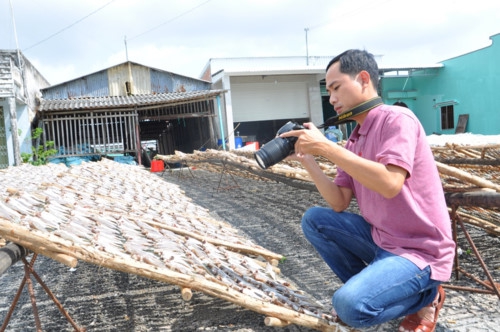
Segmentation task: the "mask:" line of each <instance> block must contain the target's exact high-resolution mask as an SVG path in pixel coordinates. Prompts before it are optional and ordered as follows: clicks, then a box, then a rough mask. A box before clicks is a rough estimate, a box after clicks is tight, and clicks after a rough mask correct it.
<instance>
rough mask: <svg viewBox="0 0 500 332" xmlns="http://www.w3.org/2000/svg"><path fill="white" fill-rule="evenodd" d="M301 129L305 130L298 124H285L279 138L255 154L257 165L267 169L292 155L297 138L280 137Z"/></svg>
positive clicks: (279, 131) (289, 122)
mask: <svg viewBox="0 0 500 332" xmlns="http://www.w3.org/2000/svg"><path fill="white" fill-rule="evenodd" d="M299 129H305V128H304V126H302V125H299V124H298V123H296V122H292V121H288V122H287V123H285V124H284V125H283V127H281V128H280V129H279V130H278V132H277V134H276V136H278V137H276V138H274V139H273V140H271V141H269V142H267V143H266V144H264V145H263V146H262V148H261V149H260V150H259V151H257V152H255V154H254V157H255V160H257V164H259V166H260V167H262V168H263V169H266V168H268V167H270V166H273V165H274V164H276V163H279V162H280V161H282V160H283V159H285V158H286V157H288V156H289V155H290V154H292V153H293V151H294V146H295V142H297V137H279V135H281V134H283V133H286V132H289V131H292V130H299Z"/></svg>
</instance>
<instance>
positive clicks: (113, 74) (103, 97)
mask: <svg viewBox="0 0 500 332" xmlns="http://www.w3.org/2000/svg"><path fill="white" fill-rule="evenodd" d="M41 93H42V99H41V101H40V105H39V107H38V111H39V114H40V122H39V126H40V127H41V128H43V133H44V134H43V139H44V140H45V141H53V142H55V148H56V149H58V154H57V158H73V157H81V158H83V157H86V158H96V156H97V157H102V156H107V157H116V156H123V155H128V156H131V157H132V158H133V159H134V160H136V161H137V162H138V163H139V164H145V165H146V166H149V162H150V159H151V158H152V157H153V155H154V154H156V153H160V154H172V153H174V151H175V150H180V151H184V152H189V153H191V152H192V151H193V150H198V149H201V148H203V147H204V146H205V145H206V144H209V143H210V142H216V138H215V135H214V127H215V126H217V125H218V124H217V123H216V122H214V121H213V119H214V117H215V111H216V107H215V106H216V100H217V99H218V98H219V97H220V95H221V94H223V91H222V90H211V89H210V82H207V81H203V80H200V79H195V78H191V77H187V76H183V75H178V74H175V73H171V72H166V71H163V70H160V69H156V68H151V67H147V66H144V65H141V64H138V63H135V62H130V61H127V62H125V63H122V64H119V65H116V66H112V67H110V68H107V69H103V70H101V71H98V72H95V73H92V74H89V75H85V76H83V77H80V78H76V79H73V80H70V81H68V82H64V83H61V84H58V85H54V86H50V87H47V88H44V89H42V90H41ZM214 145H215V143H214ZM211 147H212V146H211Z"/></svg>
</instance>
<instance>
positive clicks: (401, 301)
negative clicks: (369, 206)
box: [302, 207, 440, 328]
mask: <svg viewBox="0 0 500 332" xmlns="http://www.w3.org/2000/svg"><path fill="white" fill-rule="evenodd" d="M302 229H303V231H304V235H305V237H306V238H307V239H308V240H309V242H310V243H311V244H312V245H313V246H314V248H315V249H316V250H317V251H318V253H319V254H320V255H321V257H322V258H323V260H324V261H325V262H326V263H327V264H328V266H329V267H330V268H331V269H332V270H333V272H334V273H335V274H336V275H337V276H338V277H339V278H340V280H342V282H344V285H343V286H342V287H340V288H339V289H338V290H337V291H336V292H335V294H334V295H333V299H332V304H333V308H334V309H335V311H336V312H337V315H338V317H339V318H340V319H341V320H342V321H343V322H344V323H346V324H348V325H350V326H352V327H355V328H363V327H368V326H372V325H378V324H382V323H384V322H387V321H389V320H392V319H395V318H398V317H401V316H405V315H408V314H410V313H415V312H417V311H418V310H420V309H421V308H423V307H424V306H426V305H428V304H429V303H431V302H432V301H433V300H434V298H435V297H436V295H437V286H438V285H439V284H440V282H439V281H436V280H432V279H430V267H429V266H427V267H426V268H424V269H423V270H421V269H419V268H418V267H417V266H416V265H415V264H414V263H412V262H411V261H409V260H408V259H406V258H403V257H400V256H397V255H394V254H391V253H389V252H387V251H385V250H383V249H381V248H379V247H378V246H377V245H376V244H375V243H374V242H373V239H372V236H371V232H370V230H371V226H370V225H369V224H368V223H367V222H366V221H365V220H364V219H363V217H361V216H359V215H357V214H354V213H348V212H340V213H339V212H335V211H333V210H332V209H330V208H323V207H313V208H311V209H309V210H307V211H306V212H305V213H304V216H303V217H302Z"/></svg>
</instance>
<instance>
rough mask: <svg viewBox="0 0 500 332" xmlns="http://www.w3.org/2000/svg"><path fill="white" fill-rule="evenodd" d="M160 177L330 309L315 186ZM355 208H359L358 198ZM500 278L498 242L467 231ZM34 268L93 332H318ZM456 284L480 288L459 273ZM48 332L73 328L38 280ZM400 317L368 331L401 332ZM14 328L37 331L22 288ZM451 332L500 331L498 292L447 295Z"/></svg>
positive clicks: (7, 296)
mask: <svg viewBox="0 0 500 332" xmlns="http://www.w3.org/2000/svg"><path fill="white" fill-rule="evenodd" d="M157 174H158V177H159V181H158V185H159V186H161V181H168V182H172V183H176V184H178V185H179V186H180V187H181V189H183V190H184V191H185V193H186V196H188V197H191V198H192V199H193V201H194V202H195V203H197V204H199V205H201V206H203V207H206V208H208V209H209V210H210V211H212V213H213V215H214V216H216V217H217V218H220V219H223V220H225V221H226V222H229V223H231V224H232V225H234V226H235V227H237V228H238V229H239V230H240V231H241V232H242V233H243V234H245V235H246V236H247V237H249V238H251V239H252V240H253V241H254V242H256V243H258V244H260V245H262V246H264V247H266V248H268V249H270V250H272V251H274V252H277V253H280V254H283V255H284V256H285V257H286V260H285V261H284V262H283V263H281V264H280V268H281V271H282V274H283V275H284V276H285V277H286V278H288V279H289V280H291V281H292V282H294V283H295V284H297V285H298V287H299V288H300V289H302V290H304V291H305V292H307V293H308V294H310V295H312V296H313V297H315V298H316V299H318V300H319V301H320V302H322V303H324V304H325V305H326V306H330V298H331V296H332V294H333V292H334V291H335V289H337V288H338V287H339V286H340V282H339V280H338V279H337V278H336V277H335V276H334V275H333V274H332V273H331V271H330V270H329V269H328V267H327V266H326V265H325V264H324V263H323V261H322V260H321V259H320V258H319V257H318V255H317V254H316V252H315V251H314V250H313V249H312V247H311V246H310V245H309V243H308V242H307V241H306V240H305V238H304V237H303V235H302V230H301V229H300V218H301V215H302V213H303V212H304V211H305V210H306V209H307V208H308V207H310V206H313V205H324V204H325V202H324V201H323V200H322V198H321V197H320V195H319V194H318V193H317V192H314V191H308V190H299V189H295V188H293V187H290V186H288V185H284V184H279V183H274V182H264V181H257V180H251V179H247V178H241V177H231V176H229V175H227V173H224V174H222V175H221V174H220V173H211V172H207V171H204V170H193V171H192V173H190V172H188V171H187V170H186V169H184V170H182V171H175V172H165V173H164V174H160V173H157ZM351 209H354V210H355V209H356V206H355V204H353V206H352V207H351ZM468 229H469V230H470V232H471V235H472V237H473V238H474V240H475V243H476V245H477V246H478V248H479V250H480V251H481V253H482V255H483V258H484V259H485V261H486V264H487V266H488V268H489V270H490V272H491V273H492V274H493V277H494V279H495V280H497V281H499V280H500V258H499V255H498V250H499V249H498V248H500V239H499V238H498V237H491V236H488V235H486V234H485V232H483V231H482V230H478V229H474V228H473V227H471V226H470V227H469V226H468ZM459 246H460V247H461V248H462V249H463V250H464V252H465V254H463V255H462V256H461V259H460V262H461V264H462V265H463V266H464V267H465V268H466V269H468V271H469V272H471V273H473V274H474V275H476V276H477V277H479V278H480V279H485V277H484V273H482V272H481V268H480V266H479V264H478V263H476V260H475V259H474V257H473V256H472V255H470V254H467V250H468V249H470V246H469V245H468V244H467V243H466V242H465V240H464V239H463V236H462V235H460V237H459ZM35 269H36V270H37V272H38V274H39V275H40V276H41V278H42V279H43V280H44V281H45V282H46V283H47V285H48V286H49V288H50V289H51V290H52V291H53V292H54V294H55V295H56V296H57V298H58V299H59V300H60V301H61V303H62V304H63V306H64V308H66V309H67V310H68V311H69V312H70V314H71V316H72V317H73V319H74V320H75V321H76V323H77V324H78V325H79V326H81V327H85V328H86V329H87V331H237V332H251V331H256V332H257V331H287V332H288V331H290V332H295V331H311V330H310V329H306V328H304V327H301V326H296V325H293V326H288V327H284V328H273V327H266V326H265V325H264V318H265V317H264V316H262V315H261V314H258V313H255V312H253V311H250V310H247V309H243V308H240V307H237V306H235V305H232V304H231V303H228V302H225V301H223V300H220V299H218V298H212V297H209V296H206V295H204V294H203V293H200V292H196V293H194V296H193V299H192V300H191V301H189V302H185V301H183V300H182V298H181V296H180V292H179V289H178V287H177V286H173V285H169V284H165V283H160V282H157V281H154V280H149V279H145V278H142V277H138V276H135V275H130V274H125V273H122V272H117V271H112V270H109V269H104V268H100V267H98V266H95V265H90V264H86V263H84V262H80V263H79V265H78V267H77V268H76V269H69V268H68V267H66V266H65V265H62V264H60V263H57V262H55V261H52V260H50V259H47V258H44V257H42V256H40V257H39V258H38V259H37V262H36V264H35ZM22 276H23V265H22V264H21V263H17V264H16V265H14V266H12V267H11V268H10V269H9V270H7V272H6V273H4V274H3V275H1V276H0V285H1V291H0V322H3V321H4V319H5V315H6V313H7V311H8V309H9V306H10V303H11V301H12V298H13V297H14V295H15V292H16V290H17V288H18V286H19V284H20V282H21V279H22ZM451 282H452V283H453V284H460V285H467V286H474V285H475V284H473V283H471V282H469V281H468V279H466V278H464V277H461V279H460V280H459V281H457V280H455V279H454V278H453V280H452V281H451ZM35 292H36V294H37V304H38V310H39V312H40V318H41V323H42V326H43V329H44V331H72V330H73V329H72V327H71V325H70V324H69V323H68V322H67V321H66V320H65V319H64V318H63V317H62V316H61V314H60V313H59V311H58V309H57V307H56V306H55V305H54V304H53V303H52V302H51V301H50V300H49V299H48V297H47V296H46V295H45V294H44V292H43V290H42V289H41V288H40V286H38V285H37V284H35ZM399 321H400V319H398V320H394V321H392V322H388V323H386V324H383V325H380V326H375V327H372V328H370V329H366V330H365V331H396V330H397V326H398V324H399ZM7 331H35V323H34V319H33V315H32V309H31V302H30V299H29V297H28V295H27V292H26V291H24V292H23V294H22V296H21V299H20V301H19V304H18V305H17V307H16V309H15V311H14V315H13V317H12V318H11V320H10V323H9V325H8V327H7ZM436 331H438V332H443V331H500V301H499V299H498V298H497V297H496V296H494V295H489V294H478V293H471V292H464V291H460V292H459V291H454V290H448V291H447V301H446V302H445V306H444V308H443V310H442V314H441V318H440V321H439V324H438V327H437V329H436Z"/></svg>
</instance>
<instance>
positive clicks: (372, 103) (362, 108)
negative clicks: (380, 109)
mask: <svg viewBox="0 0 500 332" xmlns="http://www.w3.org/2000/svg"><path fill="white" fill-rule="evenodd" d="M383 103H384V102H383V101H382V98H380V97H375V98H373V99H370V100H367V101H365V102H364V103H361V104H359V105H358V106H356V107H354V108H352V109H350V110H349V111H347V112H344V113H342V114H339V115H336V116H332V117H331V118H328V119H327V120H326V121H325V123H323V124H322V125H319V126H318V128H319V129H321V128H327V127H330V126H335V125H339V124H342V123H346V122H349V121H353V120H352V117H353V116H356V115H359V114H362V113H364V112H368V111H369V110H371V109H373V108H375V107H377V106H380V105H382V104H383Z"/></svg>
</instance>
